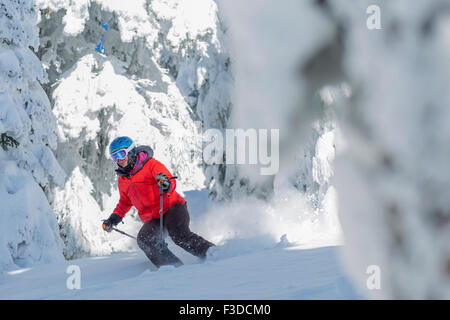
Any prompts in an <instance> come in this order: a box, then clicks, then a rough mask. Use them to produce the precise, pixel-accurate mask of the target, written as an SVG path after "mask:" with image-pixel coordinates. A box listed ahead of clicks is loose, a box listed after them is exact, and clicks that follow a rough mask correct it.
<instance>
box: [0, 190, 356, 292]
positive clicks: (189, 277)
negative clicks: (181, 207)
mask: <svg viewBox="0 0 450 320" xmlns="http://www.w3.org/2000/svg"><path fill="white" fill-rule="evenodd" d="M205 195H206V193H205V192H199V191H192V192H186V195H185V197H186V199H187V201H188V204H189V210H190V211H191V213H192V215H191V218H192V223H191V225H192V227H193V229H194V230H195V226H199V223H198V220H201V219H202V217H204V214H205V212H206V211H208V210H210V205H212V203H211V202H207V201H204V200H205ZM200 204H202V205H200ZM194 208H195V209H196V210H195V211H194ZM126 227H127V225H126V224H125V225H123V226H122V227H121V229H123V230H126V231H128V232H132V231H130V230H127V229H126ZM122 241H130V240H129V238H126V237H123V239H122ZM168 242H169V247H170V248H171V249H173V251H174V252H175V253H176V254H177V255H178V256H179V257H180V258H181V259H182V260H183V262H185V265H184V266H182V267H180V268H175V267H171V266H167V267H162V268H161V269H160V270H158V271H156V272H155V267H154V266H153V265H152V264H151V263H150V262H149V261H148V259H147V258H146V257H145V255H144V254H143V253H142V252H141V251H140V250H137V251H132V252H122V253H116V254H111V255H107V256H99V257H90V258H82V259H76V260H70V261H60V262H55V263H51V264H41V265H37V266H34V267H31V268H22V269H17V270H14V271H9V272H6V273H5V274H4V275H3V276H2V278H0V299H152V300H153V299H171V300H172V299H358V298H361V297H362V296H361V295H360V294H358V293H357V290H356V289H355V288H354V287H353V285H352V284H351V282H350V281H349V279H348V278H347V276H346V275H345V274H344V271H343V268H342V267H341V264H340V259H339V257H340V250H341V248H342V247H341V246H340V245H336V242H335V243H332V242H330V241H329V240H326V241H322V242H321V241H320V240H318V239H315V240H313V241H311V242H309V243H304V244H302V245H299V244H297V245H293V244H290V243H289V242H288V241H287V240H286V239H284V240H282V241H279V242H276V241H273V240H271V239H269V238H268V237H265V236H254V237H249V238H242V239H239V238H234V239H232V240H228V241H225V242H224V244H223V245H221V246H219V247H218V248H217V249H216V251H215V252H214V253H213V255H212V256H211V257H209V258H208V259H207V260H206V261H205V262H203V263H201V262H200V261H199V260H198V259H197V258H196V257H194V256H192V255H190V254H189V253H186V252H184V251H183V250H182V249H180V248H178V247H176V246H174V244H173V243H172V242H171V241H170V240H169V241H168ZM69 266H77V267H79V271H80V273H79V274H80V278H79V279H80V289H68V287H67V281H68V279H69V282H70V279H71V277H73V275H74V273H73V270H72V269H71V268H70V267H69ZM77 267H76V268H77ZM71 270H72V271H71Z"/></svg>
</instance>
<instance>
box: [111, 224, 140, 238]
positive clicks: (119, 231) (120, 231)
mask: <svg viewBox="0 0 450 320" xmlns="http://www.w3.org/2000/svg"><path fill="white" fill-rule="evenodd" d="M102 228H103V229H106V225H105V224H103V225H102ZM111 229H112V230H114V231H117V232H118V233H121V234H123V235H125V236H127V237H130V238H132V239H134V240H137V239H136V237H133V236H132V235H130V234H128V233H126V232H123V231H122V230H119V229H116V228H114V227H112V228H111Z"/></svg>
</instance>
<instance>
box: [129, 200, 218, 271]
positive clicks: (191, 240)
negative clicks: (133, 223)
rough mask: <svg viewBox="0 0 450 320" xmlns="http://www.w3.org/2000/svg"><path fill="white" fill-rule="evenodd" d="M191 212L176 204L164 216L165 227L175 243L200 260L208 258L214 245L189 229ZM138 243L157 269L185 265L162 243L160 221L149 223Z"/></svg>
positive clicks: (141, 233)
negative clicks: (208, 252) (165, 266)
mask: <svg viewBox="0 0 450 320" xmlns="http://www.w3.org/2000/svg"><path fill="white" fill-rule="evenodd" d="M189 221H190V220H189V212H188V210H187V205H186V204H185V203H182V202H180V203H176V204H174V205H173V206H172V207H170V208H169V209H168V210H167V212H166V213H165V214H164V216H163V227H164V229H165V230H167V232H168V233H169V236H170V237H171V239H172V240H173V242H174V243H175V244H176V245H178V246H180V247H181V248H183V249H184V250H186V251H187V252H189V253H191V254H193V255H194V256H197V257H199V258H205V257H206V251H207V250H208V248H209V247H211V246H213V245H214V244H213V243H211V242H209V241H207V240H205V239H203V238H202V237H200V236H199V235H197V234H195V233H193V232H192V231H191V230H190V229H189ZM137 243H138V246H139V248H141V249H142V250H143V251H144V252H145V254H146V255H147V257H148V258H149V259H150V261H151V262H152V263H153V264H154V265H155V266H157V267H160V266H163V265H175V266H180V265H182V264H183V263H182V262H181V260H180V259H179V258H178V257H177V256H175V255H174V254H173V253H172V252H171V251H170V250H169V249H168V248H167V245H164V244H163V243H162V241H161V231H160V219H153V220H150V221H147V222H146V223H144V225H143V226H142V228H141V230H139V233H138V236H137Z"/></svg>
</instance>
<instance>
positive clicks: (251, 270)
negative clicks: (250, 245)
mask: <svg viewBox="0 0 450 320" xmlns="http://www.w3.org/2000/svg"><path fill="white" fill-rule="evenodd" d="M239 250H241V249H237V248H236V247H233V250H231V252H232V253H233V254H236V256H233V254H231V256H229V257H227V256H226V255H225V257H222V258H220V257H219V258H215V259H214V258H213V259H211V260H207V261H206V262H204V263H201V264H196V263H193V264H187V265H185V266H183V267H181V268H174V267H163V268H161V269H160V270H159V271H157V272H153V271H152V270H153V269H152V268H153V267H152V265H151V264H150V263H149V262H148V260H147V258H146V257H145V255H144V254H143V253H141V252H134V253H118V254H112V255H109V256H104V257H94V258H83V259H79V260H73V261H65V262H60V263H54V264H51V265H41V266H38V267H34V268H30V269H21V270H18V271H14V272H10V273H8V274H7V275H6V276H5V277H4V278H3V279H2V280H0V299H152V300H155V299H167V300H174V299H357V298H358V297H359V295H358V294H357V292H356V291H355V289H354V288H353V286H352V285H351V284H350V282H349V281H348V279H347V278H346V276H345V275H344V274H343V271H342V269H341V267H340V264H339V262H338V261H339V260H338V253H339V250H340V247H337V246H330V247H320V248H314V249H301V248H298V247H291V248H277V247H273V248H266V249H259V250H254V251H251V252H247V253H243V254H239ZM70 265H77V266H79V267H80V270H81V289H79V290H77V289H73V290H69V289H67V287H66V281H67V279H68V278H69V276H70V274H68V273H66V271H67V267H68V266H70Z"/></svg>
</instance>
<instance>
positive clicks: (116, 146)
mask: <svg viewBox="0 0 450 320" xmlns="http://www.w3.org/2000/svg"><path fill="white" fill-rule="evenodd" d="M134 148H135V145H134V142H133V140H131V139H130V138H129V137H118V138H115V139H114V140H113V141H112V142H111V144H110V145H109V155H110V156H111V157H112V158H113V159H114V161H117V159H116V157H115V155H116V154H119V151H121V152H120V153H121V154H123V155H122V156H119V159H123V158H125V157H126V155H127V154H128V153H129V152H130V151H132V150H133V149H134Z"/></svg>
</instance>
